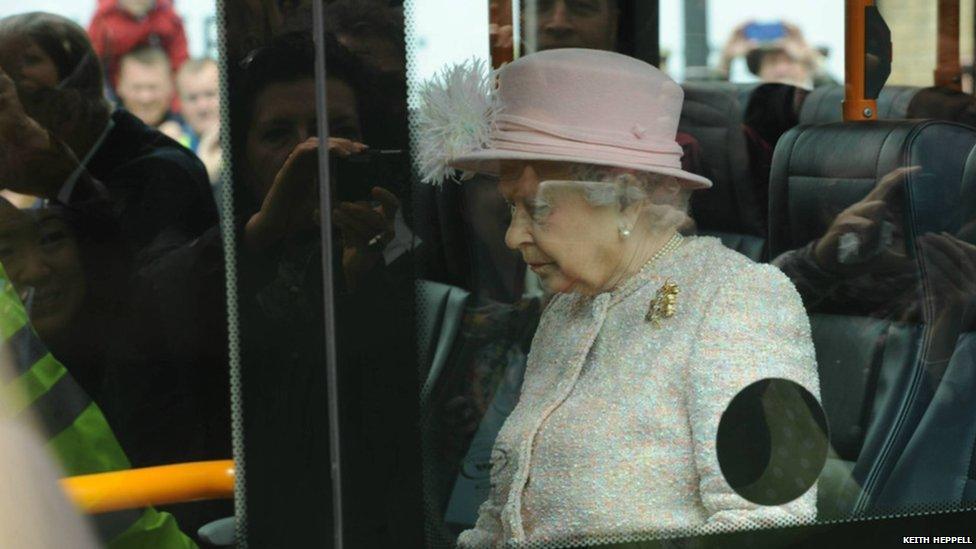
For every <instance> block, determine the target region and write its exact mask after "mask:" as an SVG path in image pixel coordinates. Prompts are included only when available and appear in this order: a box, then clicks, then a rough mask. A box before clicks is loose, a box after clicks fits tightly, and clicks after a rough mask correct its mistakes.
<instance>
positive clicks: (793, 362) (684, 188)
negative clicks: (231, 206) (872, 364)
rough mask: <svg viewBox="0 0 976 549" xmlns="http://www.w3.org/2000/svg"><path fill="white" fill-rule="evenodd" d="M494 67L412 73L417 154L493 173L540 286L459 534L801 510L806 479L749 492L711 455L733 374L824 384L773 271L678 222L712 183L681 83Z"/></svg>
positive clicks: (614, 62)
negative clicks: (778, 490) (487, 480)
mask: <svg viewBox="0 0 976 549" xmlns="http://www.w3.org/2000/svg"><path fill="white" fill-rule="evenodd" d="M479 78H480V79H482V80H481V86H480V88H479V86H478V85H477V82H478V79H479ZM494 84H495V82H491V83H490V84H489V81H488V80H484V76H483V75H479V74H478V71H474V72H471V73H467V72H466V70H465V69H464V68H460V69H455V70H453V71H449V72H447V73H445V74H444V78H443V79H441V80H440V81H436V82H434V83H432V84H431V85H430V86H428V87H427V88H426V89H425V91H424V98H425V105H424V108H423V109H422V111H421V113H420V120H421V130H420V131H421V134H420V135H422V136H423V143H421V147H420V152H421V157H422V158H421V162H422V165H423V166H424V169H425V171H426V172H427V180H428V181H431V182H437V181H439V180H440V179H441V178H443V176H444V175H445V174H446V173H448V172H449V168H458V169H461V170H465V171H468V172H481V173H487V174H490V175H496V176H498V178H499V183H498V185H499V188H500V191H501V192H502V194H503V195H504V196H505V197H506V199H507V200H508V202H509V204H510V207H511V220H510V224H509V228H508V232H507V233H506V236H505V239H506V243H507V244H508V246H509V247H511V248H512V249H517V250H518V251H519V252H520V253H521V254H522V257H523V259H524V260H525V261H526V263H527V264H528V265H529V267H530V268H531V269H532V270H533V271H534V272H535V273H536V274H538V275H539V277H540V278H541V280H542V282H543V284H544V286H545V288H546V289H547V290H548V292H550V293H551V294H554V296H553V297H552V298H551V300H550V301H549V303H548V305H547V307H546V309H545V312H544V313H543V316H542V319H541V321H540V325H539V329H538V331H537V332H536V335H535V337H534V339H533V342H532V348H531V351H530V354H529V357H528V365H527V367H526V372H525V377H524V382H523V385H522V389H521V395H520V397H519V401H518V403H517V404H516V406H515V408H514V410H513V411H512V413H511V415H509V417H508V418H507V420H506V422H505V425H504V426H503V427H502V429H501V431H500V433H499V435H498V437H497V439H496V441H495V447H494V451H493V452H492V455H493V460H492V471H491V479H492V490H491V495H490V497H489V499H488V501H487V502H485V503H484V504H483V505H482V507H481V509H480V511H479V517H478V521H477V524H476V526H475V528H473V529H471V530H468V531H465V532H463V533H462V534H461V536H460V539H459V544H460V545H461V546H462V547H480V546H487V545H500V544H504V543H506V542H510V541H523V542H524V541H528V542H533V541H558V540H562V541H565V540H567V539H572V540H579V539H593V538H595V537H597V536H601V537H603V536H607V535H614V534H616V535H633V534H638V533H641V532H655V533H681V532H687V531H688V530H690V529H695V528H699V527H707V528H710V529H713V530H714V529H733V528H747V527H754V526H761V525H766V526H772V525H776V524H782V523H785V522H788V521H794V520H812V519H813V518H814V517H815V514H816V508H815V501H816V490H815V488H810V489H809V490H808V491H806V493H805V494H803V495H802V496H801V497H799V498H798V499H795V500H794V501H792V502H789V503H787V504H784V505H779V506H768V507H767V506H760V505H757V504H755V503H751V502H749V501H747V500H746V499H744V498H743V497H741V496H739V495H738V494H737V493H736V492H735V491H734V490H733V489H732V488H731V487H730V486H729V483H728V482H727V481H726V479H725V478H724V477H723V474H722V470H721V467H720V465H719V461H718V458H717V451H716V435H717V432H718V425H719V420H720V417H721V415H722V413H723V411H724V410H725V408H726V406H727V405H728V404H729V402H730V400H731V399H732V398H733V397H734V396H735V395H736V394H737V393H738V392H739V391H740V390H742V389H743V388H745V387H746V386H748V385H749V384H751V383H752V382H755V381H758V380H760V379H764V378H786V379H789V380H792V381H795V382H797V383H799V384H800V385H801V386H803V387H804V388H805V389H806V390H807V391H809V392H811V393H813V394H814V395H819V381H818V378H817V370H816V359H815V355H814V349H813V344H812V341H811V338H810V327H809V323H808V320H807V317H806V314H805V312H804V309H803V306H802V303H801V301H800V299H799V296H798V295H797V293H796V291H795V289H794V288H793V287H792V285H791V284H790V282H789V281H788V280H787V278H786V277H785V276H783V275H782V274H781V273H780V272H779V271H778V270H776V269H775V268H773V267H770V266H764V265H758V264H755V263H752V262H751V261H749V260H748V259H746V258H745V257H744V256H742V255H739V254H737V253H734V252H732V251H730V250H728V249H726V248H725V247H723V246H722V244H721V243H720V242H719V241H718V240H717V239H714V238H704V237H682V236H681V235H680V234H679V233H678V232H677V230H676V228H677V227H679V226H680V225H681V224H682V223H683V222H684V221H685V220H686V218H687V214H686V211H687V204H688V199H689V195H690V193H691V191H692V190H693V189H700V188H707V187H709V186H710V182H709V181H708V180H706V179H704V178H702V177H700V176H696V175H693V174H690V173H688V172H685V171H683V170H682V169H681V166H680V158H681V148H680V146H678V145H677V144H676V143H675V140H674V139H675V134H676V131H677V126H678V118H679V114H680V110H681V103H682V91H681V88H680V87H679V86H678V85H677V84H675V83H674V82H673V81H672V80H670V79H669V78H668V77H667V76H666V75H664V74H663V73H661V72H660V71H658V70H657V69H655V68H654V67H652V66H650V65H647V64H645V63H643V62H640V61H637V60H635V59H632V58H628V57H626V56H622V55H619V54H616V53H611V52H600V51H595V50H584V49H561V50H552V51H545V52H540V53H537V54H532V55H529V56H526V57H524V58H522V59H519V60H518V61H515V62H513V63H511V64H509V65H507V66H505V67H503V68H502V69H501V70H500V71H499V72H498V74H497V89H496V88H495V85H494ZM460 122H463V123H460ZM604 539H608V538H605V537H604Z"/></svg>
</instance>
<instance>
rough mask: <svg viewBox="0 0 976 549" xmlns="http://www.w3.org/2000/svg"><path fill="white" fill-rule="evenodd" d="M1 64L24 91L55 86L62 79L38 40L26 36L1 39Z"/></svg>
mask: <svg viewBox="0 0 976 549" xmlns="http://www.w3.org/2000/svg"><path fill="white" fill-rule="evenodd" d="M0 66H2V67H3V70H4V71H6V72H7V73H8V74H9V75H10V77H11V78H13V79H14V80H15V81H16V82H17V85H18V86H19V87H20V88H21V90H22V91H27V92H33V91H37V90H40V89H45V88H54V87H57V85H58V82H60V80H61V78H60V76H59V75H58V68H57V66H56V65H55V64H54V61H53V60H52V59H51V57H50V56H49V55H48V54H47V53H46V52H45V51H44V50H43V49H41V47H40V46H38V45H37V42H35V41H33V40H31V39H30V38H26V37H20V36H7V37H3V38H2V39H0Z"/></svg>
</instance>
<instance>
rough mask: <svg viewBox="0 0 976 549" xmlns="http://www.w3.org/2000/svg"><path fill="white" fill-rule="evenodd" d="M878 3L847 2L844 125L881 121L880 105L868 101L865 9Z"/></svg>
mask: <svg viewBox="0 0 976 549" xmlns="http://www.w3.org/2000/svg"><path fill="white" fill-rule="evenodd" d="M873 5H874V0H847V5H846V7H845V13H844V58H845V59H844V107H843V111H844V121H845V122H857V121H865V120H875V119H877V116H878V115H877V112H878V103H877V101H875V100H874V99H867V98H865V97H864V95H865V92H864V81H865V79H866V78H865V76H866V75H865V73H864V70H865V44H866V36H865V32H866V30H867V29H866V22H867V16H866V15H865V9H866V8H867V7H869V6H873Z"/></svg>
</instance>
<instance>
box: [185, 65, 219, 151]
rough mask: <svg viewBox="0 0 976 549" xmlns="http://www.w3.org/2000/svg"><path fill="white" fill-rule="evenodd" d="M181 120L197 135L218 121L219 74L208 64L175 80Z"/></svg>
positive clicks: (214, 125)
mask: <svg viewBox="0 0 976 549" xmlns="http://www.w3.org/2000/svg"><path fill="white" fill-rule="evenodd" d="M177 87H178V88H179V93H180V106H181V107H182V110H183V118H185V119H186V123H187V124H189V125H190V127H191V128H193V131H195V132H196V133H197V134H202V133H205V132H207V131H209V130H211V129H213V128H214V127H216V125H217V123H218V122H219V121H220V74H219V72H218V71H217V66H216V65H214V64H211V63H208V64H207V65H206V66H204V67H203V68H201V69H200V70H198V71H196V72H191V73H181V74H180V76H179V78H178V79H177Z"/></svg>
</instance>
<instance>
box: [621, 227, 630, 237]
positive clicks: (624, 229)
mask: <svg viewBox="0 0 976 549" xmlns="http://www.w3.org/2000/svg"><path fill="white" fill-rule="evenodd" d="M628 236H630V229H628V228H627V227H624V226H623V225H621V226H620V238H623V239H625V240H626V239H627V237H628Z"/></svg>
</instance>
